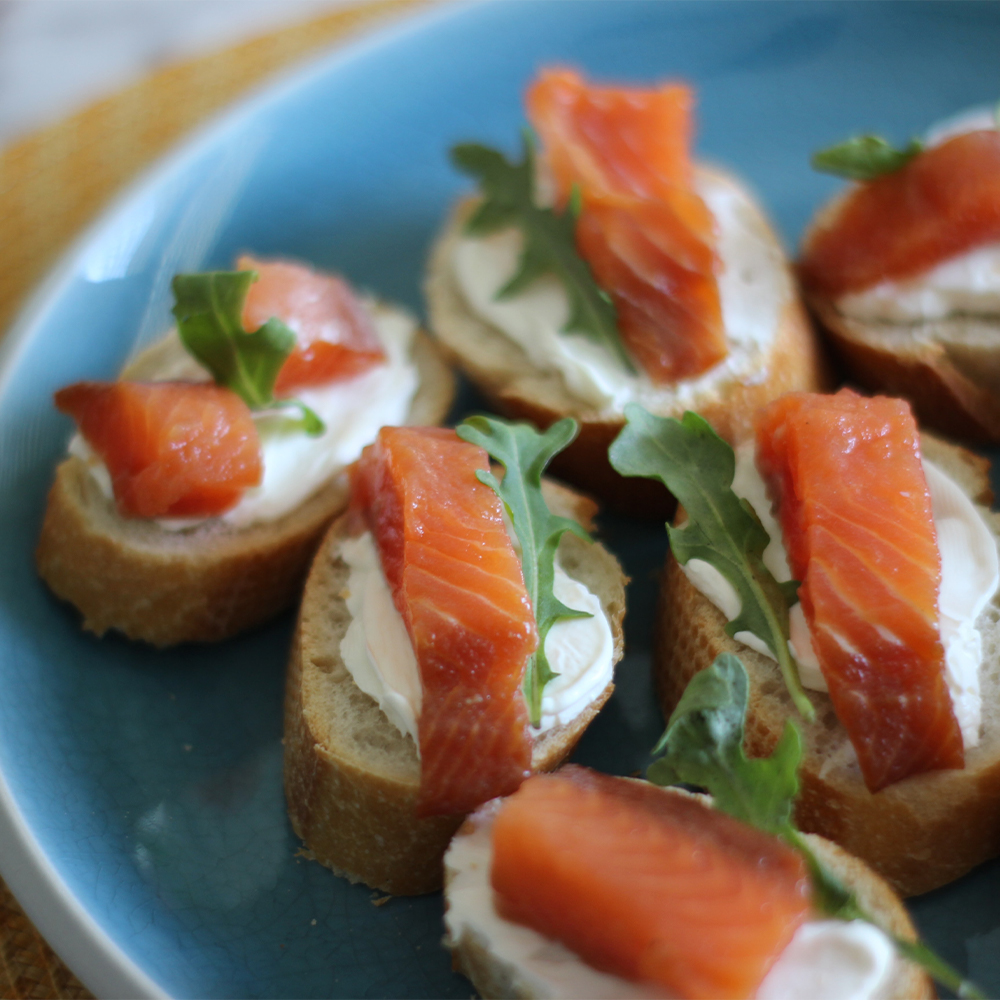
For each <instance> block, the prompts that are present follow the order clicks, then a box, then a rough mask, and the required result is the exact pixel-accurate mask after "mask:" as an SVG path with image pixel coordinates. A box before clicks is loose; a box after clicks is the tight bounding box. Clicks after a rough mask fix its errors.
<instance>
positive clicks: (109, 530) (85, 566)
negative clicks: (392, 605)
mask: <svg viewBox="0 0 1000 1000" xmlns="http://www.w3.org/2000/svg"><path fill="white" fill-rule="evenodd" d="M163 343H164V342H163V341H161V342H160V343H159V344H154V345H153V346H152V347H151V348H150V349H149V350H148V351H146V352H144V353H143V354H142V355H140V356H139V358H138V359H136V361H135V362H133V363H132V364H131V365H130V366H129V367H128V368H127V369H126V372H125V373H124V377H134V378H142V377H143V375H144V373H145V374H146V377H148V371H147V370H148V369H150V367H151V366H152V369H153V370H155V358H156V353H157V352H158V350H160V349H162V344H163ZM412 350H413V359H414V363H415V364H416V366H417V370H418V375H419V386H418V389H417V392H416V394H415V396H414V398H413V402H412V404H411V407H410V413H409V417H408V422H409V423H410V424H417V425H420V424H437V423H440V422H441V421H442V420H443V419H444V417H445V414H446V413H447V412H448V409H449V407H450V406H451V400H452V397H453V396H454V388H455V387H454V376H453V375H452V372H451V370H450V368H449V367H448V365H447V364H446V363H445V362H444V360H443V359H442V357H441V355H440V352H439V351H438V349H437V348H436V347H435V345H434V343H433V342H432V341H431V340H430V338H428V337H427V336H426V335H425V334H423V333H418V334H417V335H416V337H415V338H414V341H413V349H412ZM347 498H348V482H347V474H346V472H341V473H339V474H338V475H336V476H334V477H333V478H332V479H330V480H328V481H327V482H326V483H325V484H324V485H323V486H322V487H321V488H320V489H319V490H317V491H316V492H315V493H314V494H313V495H312V496H311V497H309V499H308V500H306V501H305V502H304V503H303V504H301V505H300V506H299V507H297V508H296V509H295V510H293V511H291V512H289V513H288V514H286V515H285V516H284V517H281V518H278V519H277V520H276V521H271V522H263V523H259V524H255V525H252V526H251V527H249V528H232V527H229V526H228V525H226V524H225V523H224V522H222V521H220V520H218V519H209V520H207V521H205V522H204V523H203V524H201V525H198V526H197V527H195V528H193V529H191V530H189V531H183V532H176V531H167V530H165V529H163V528H161V527H160V526H159V525H158V524H156V522H155V521H149V520H143V519H138V518H123V517H121V516H120V515H119V514H118V512H117V510H116V509H115V505H114V502H113V501H111V500H109V499H107V498H106V497H105V496H104V494H103V493H102V492H101V490H100V488H99V487H98V485H97V483H96V482H95V481H94V478H93V477H92V476H91V474H90V472H89V471H88V469H87V466H86V464H85V463H84V462H83V461H81V460H80V459H79V458H76V457H73V456H71V457H69V458H67V459H65V460H64V461H63V462H61V463H60V465H59V467H58V468H57V469H56V478H55V483H54V484H53V486H52V489H51V491H50V493H49V499H48V507H47V508H46V511H45V520H44V522H43V524H42V532H41V537H40V539H39V543H38V549H37V551H36V554H35V559H36V563H37V566H38V572H39V574H40V575H41V577H42V579H43V580H45V582H46V583H47V584H48V585H49V587H51V588H52V590H53V592H54V593H55V594H56V596H57V597H60V598H62V599H63V600H66V601H69V602H70V603H71V604H74V605H75V606H76V607H77V608H78V609H79V610H80V612H81V613H82V614H83V627H84V628H85V629H87V630H88V631H91V632H94V633H96V634H97V635H102V634H103V633H104V632H106V631H107V630H108V629H112V628H113V629H117V630H119V631H120V632H123V633H124V634H125V635H126V636H128V638H130V639H140V640H143V641H145V642H148V643H151V644H152V645H154V646H161V647H162V646H171V645H175V644H176V643H179V642H213V641H216V640H219V639H225V638H228V637H229V636H231V635H235V634H236V633H237V632H241V631H243V630H244V629H247V628H251V627H252V626H254V625H258V624H260V623H262V622H265V621H267V620H268V619H270V618H273V617H274V616H275V615H277V614H278V613H279V612H281V611H284V610H285V608H287V607H289V606H290V605H291V604H293V603H294V602H295V601H296V600H297V598H298V595H299V592H300V589H301V586H302V581H303V579H304V577H305V574H306V571H307V569H308V567H309V561H310V559H311V558H312V556H313V554H314V553H315V551H316V547H317V545H318V544H319V541H320V538H321V537H322V535H323V532H324V531H325V530H326V528H327V527H328V526H329V524H330V522H331V520H332V519H333V518H334V517H335V516H336V515H337V514H338V513H340V511H342V510H343V509H344V507H345V506H346V505H347Z"/></svg>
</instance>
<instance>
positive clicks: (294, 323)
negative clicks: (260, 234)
mask: <svg viewBox="0 0 1000 1000" xmlns="http://www.w3.org/2000/svg"><path fill="white" fill-rule="evenodd" d="M236 267H237V268H238V269H239V270H240V271H256V272H257V274H258V278H257V281H255V282H254V283H253V284H252V285H251V286H250V291H249V292H247V297H246V302H244V304H243V327H244V329H245V330H250V331H253V330H257V329H259V328H260V327H261V326H263V325H264V324H265V323H266V322H267V321H268V320H269V319H271V317H276V318H277V319H280V320H281V321H282V323H284V324H285V325H286V326H287V327H288V328H289V329H290V330H292V331H293V332H294V333H295V339H296V343H295V349H294V350H293V351H292V353H291V354H289V355H288V357H287V358H286V359H285V363H284V364H283V365H282V367H281V371H280V372H278V378H277V380H276V381H275V383H274V392H275V395H276V396H287V395H289V394H291V393H294V392H297V391H298V390H299V389H306V388H309V387H311V386H317V385H324V384H325V383H327V382H333V381H339V380H341V379H348V378H354V376H355V375H360V374H361V373H362V372H366V371H368V369H369V368H372V367H374V366H375V365H377V364H379V363H380V362H382V361H384V360H385V351H384V350H383V348H382V343H381V341H380V340H379V337H378V333H377V332H376V330H375V325H374V323H373V322H372V320H371V317H370V316H369V315H368V312H367V310H366V309H365V308H364V306H363V305H362V304H361V303H360V302H359V301H358V298H357V296H356V295H355V294H354V292H353V291H352V290H351V287H350V285H348V284H347V282H346V281H344V279H343V278H338V277H337V276H336V275H333V274H321V273H320V272H318V271H314V270H312V268H309V267H305V266H303V265H302V264H293V263H291V262H289V261H262V260H256V259H255V258H253V257H250V256H248V255H246V254H244V255H243V256H242V257H240V258H239V260H238V261H237V262H236Z"/></svg>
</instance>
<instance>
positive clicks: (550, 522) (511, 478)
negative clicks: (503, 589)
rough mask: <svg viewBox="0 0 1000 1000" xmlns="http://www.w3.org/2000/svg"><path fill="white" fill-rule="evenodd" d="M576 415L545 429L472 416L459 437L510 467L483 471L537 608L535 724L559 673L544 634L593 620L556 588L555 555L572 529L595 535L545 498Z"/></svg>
mask: <svg viewBox="0 0 1000 1000" xmlns="http://www.w3.org/2000/svg"><path fill="white" fill-rule="evenodd" d="M576 430H577V424H576V421H575V420H574V419H573V418H572V417H567V418H566V419H565V420H560V421H558V422H557V423H554V424H553V425H552V426H551V427H550V428H549V429H548V430H547V431H545V432H544V433H539V432H538V431H536V430H535V428H534V427H532V426H531V425H530V424H512V423H508V422H507V421H505V420H498V419H497V418H495V417H469V418H468V419H467V420H466V421H465V423H463V424H461V425H459V427H458V436H459V437H460V438H462V439H463V440H464V441H468V442H470V443H471V444H476V445H479V447H481V448H484V449H485V450H486V452H487V453H488V454H489V456H490V457H491V458H493V459H495V460H496V461H497V462H499V463H500V464H501V465H502V466H503V467H504V469H505V473H504V477H503V479H502V480H498V479H497V477H496V476H494V475H493V473H492V472H489V471H488V470H481V471H479V472H478V473H477V476H478V478H479V481H480V482H481V483H485V484H486V485H487V486H489V487H491V488H492V489H493V490H494V491H495V492H496V494H497V496H499V497H500V499H501V500H502V501H503V503H504V506H505V507H506V508H507V513H508V514H509V515H510V519H511V521H512V523H513V525H514V532H515V533H516V534H517V540H518V541H519V542H520V543H521V570H522V572H523V574H524V584H525V587H526V588H527V591H528V597H529V598H530V600H531V607H532V609H533V610H534V612H535V624H536V625H537V627H538V649H537V650H536V651H535V653H534V654H533V655H532V657H531V658H530V659H529V660H528V665H527V669H526V670H525V675H524V697H525V700H526V701H527V703H528V715H529V717H530V719H531V724H532V725H533V726H537V725H539V723H540V722H541V716H542V691H543V689H544V688H545V685H546V684H547V683H548V682H549V681H550V680H552V678H553V677H556V676H558V675H557V674H555V673H554V672H553V671H552V669H551V667H550V666H549V662H548V660H547V659H546V657H545V637H546V636H547V635H548V633H549V629H551V628H552V626H553V625H554V624H555V623H556V622H557V621H560V620H561V619H564V618H589V617H590V614H589V613H588V612H586V611H574V610H573V609H572V608H568V607H566V605H565V604H563V603H562V601H560V600H558V599H557V598H556V596H555V594H554V593H553V591H552V584H553V580H554V578H555V558H556V552H557V550H558V549H559V541H560V539H561V538H562V536H563V535H564V534H565V533H566V532H567V531H572V532H573V534H575V535H577V536H578V537H580V538H582V539H583V540H584V541H590V536H589V535H588V534H587V532H586V531H584V530H583V528H582V527H581V525H580V524H578V523H577V522H576V521H574V520H573V519H572V518H568V517H559V516H557V515H555V514H553V513H552V512H551V511H550V510H549V508H548V505H547V504H546V503H545V498H544V497H543V496H542V472H543V471H544V469H545V466H546V465H548V464H549V461H550V459H551V458H552V456H553V455H555V454H557V453H558V452H560V451H562V450H563V448H565V447H566V445H568V444H569V443H570V441H572V440H573V438H575V437H576Z"/></svg>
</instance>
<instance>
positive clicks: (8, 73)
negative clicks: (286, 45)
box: [0, 0, 356, 147]
mask: <svg viewBox="0 0 1000 1000" xmlns="http://www.w3.org/2000/svg"><path fill="white" fill-rule="evenodd" d="M355 2H356V0H355ZM351 5H353V4H352V3H351V2H349V0H0V147H4V146H7V145H8V144H9V143H11V142H12V141H14V140H16V139H18V138H21V137H22V136H24V135H25V134H26V133H28V132H31V131H33V130H34V129H36V128H41V127H43V126H47V125H51V124H52V123H53V122H55V121H57V120H59V119H60V118H63V117H65V116H66V115H69V114H72V113H74V112H75V111H78V110H80V109H81V108H82V107H85V106H86V105H88V104H90V103H92V102H93V101H95V100H99V99H100V98H103V97H107V96H108V95H109V94H111V93H113V92H114V91H116V90H119V89H121V88H122V87H125V86H128V85H129V84H130V83H133V82H134V81H135V80H137V79H140V78H141V77H143V76H145V75H147V74H149V73H151V72H155V71H156V70H159V69H161V68H163V67H164V66H166V65H168V64H170V63H173V62H177V61H180V60H186V59H190V58H194V57H197V56H200V55H204V54H206V53H208V52H211V51H212V50H214V49H221V48H225V47H226V46H229V45H234V44H237V43H239V42H241V41H245V40H246V39H249V38H251V37H253V36H256V35H260V34H263V33H265V32H268V31H273V30H275V29H278V28H281V27H284V26H286V25H291V24H293V23H295V22H302V21H306V20H309V19H312V18H315V17H319V16H321V15H323V14H325V13H328V12H330V11H332V10H335V9H337V8H342V7H346V6H351Z"/></svg>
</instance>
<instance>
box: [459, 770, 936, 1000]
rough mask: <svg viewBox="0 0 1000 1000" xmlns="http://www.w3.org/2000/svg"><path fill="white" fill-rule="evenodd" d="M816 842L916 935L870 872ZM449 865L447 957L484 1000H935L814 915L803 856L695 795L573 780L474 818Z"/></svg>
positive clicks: (548, 781)
mask: <svg viewBox="0 0 1000 1000" xmlns="http://www.w3.org/2000/svg"><path fill="white" fill-rule="evenodd" d="M806 842H807V844H808V847H809V848H810V850H811V851H812V852H813V853H814V855H815V856H816V857H817V858H818V859H820V861H821V862H822V863H823V864H824V865H825V866H826V867H827V868H828V869H829V870H830V871H831V872H833V873H835V875H836V876H837V877H838V878H840V879H842V880H843V882H844V883H845V884H846V885H847V886H849V887H850V889H851V890H853V892H854V893H855V894H856V895H857V896H859V897H862V898H863V899H864V902H865V904H866V906H867V908H868V910H869V911H870V912H871V913H872V914H873V915H877V917H876V919H877V920H878V921H879V922H880V923H881V924H882V926H883V927H884V928H886V929H887V930H888V931H890V933H893V934H895V935H896V936H900V937H913V936H914V929H913V925H912V923H911V922H910V919H909V917H908V916H907V914H906V911H905V909H904V908H903V906H902V905H901V903H900V901H899V899H898V897H896V895H895V894H894V893H893V892H892V890H891V889H890V888H889V886H888V885H887V884H886V883H885V882H884V881H883V880H882V879H880V878H879V877H878V876H877V875H875V873H874V872H872V871H871V870H870V869H868V868H867V867H866V866H865V865H863V864H862V863H861V862H859V861H857V860H856V859H855V858H852V857H851V856H850V855H848V854H847V853H846V852H845V851H842V850H840V849H839V848H838V847H837V846H836V845H834V844H833V843H831V842H830V841H827V840H824V839H822V838H820V837H815V836H811V837H808V838H807V841H806ZM445 864H446V866H447V887H446V890H445V899H446V903H447V911H446V913H445V926H446V928H447V935H446V938H445V941H446V943H447V944H448V945H449V946H450V947H451V948H452V953H453V955H454V958H455V962H456V965H457V966H458V968H459V969H460V970H461V971H462V972H463V973H464V974H465V975H466V976H468V977H469V978H470V979H471V980H472V982H473V984H474V985H475V986H476V988H477V989H478V990H479V992H480V995H481V996H483V997H487V998H490V997H521V998H541V997H546V998H583V997H593V998H598V997H601V998H603V997H619V998H628V1000H633V998H635V1000H640V998H642V1000H651V998H654V997H685V998H690V1000H694V998H709V1000H719V998H722V997H728V998H750V997H756V998H758V1000H795V998H800V997H812V998H820V997H828V998H831V1000H832V998H837V1000H843V998H845V997H851V998H852V1000H874V998H889V997H899V998H903V997H907V998H912V997H931V996H934V993H933V989H932V987H931V984H930V982H929V980H928V978H927V976H926V975H925V974H924V973H923V972H922V971H921V970H920V969H918V968H916V967H915V966H914V965H913V964H912V963H910V962H908V961H906V960H904V959H901V958H899V957H897V956H896V955H895V954H894V949H893V945H892V943H891V941H890V938H889V936H888V935H887V934H886V933H885V932H884V931H883V930H881V929H879V928H877V927H875V926H873V925H872V924H869V923H866V922H863V921H861V920H838V919H830V918H829V917H825V916H824V915H823V914H822V913H821V912H820V910H819V909H818V908H817V907H816V905H815V903H814V900H813V897H812V890H811V887H810V884H809V877H808V870H807V866H806V862H805V860H804V858H803V857H802V856H801V855H800V854H799V853H798V852H797V851H795V850H794V849H793V848H791V847H790V846H788V845H787V844H785V843H783V842H782V841H781V840H779V838H778V837H776V836H774V835H772V834H770V833H766V832H764V831H761V830H758V829H755V828H754V827H752V826H749V825H748V824H746V823H744V822H740V821H739V820H737V819H735V818H733V817H731V816H728V815H726V814H724V813H722V812H720V811H718V810H716V809H712V808H711V807H710V806H709V805H708V802H707V798H706V796H703V795H692V794H690V793H687V792H684V791H680V790H679V789H673V788H671V789H666V788H660V787H657V786H655V785H652V784H649V783H648V782H645V781H636V780H630V779H627V778H615V777H611V776H609V775H604V774H599V773H597V772H594V771H588V770H586V769H584V768H580V767H576V766H574V765H567V766H566V767H564V768H562V769H561V770H559V771H557V772H556V773H555V774H553V775H539V776H536V777H533V778H530V779H528V781H526V782H525V783H524V784H523V785H522V786H521V787H520V789H519V790H518V791H517V792H515V793H514V795H512V796H511V797H510V798H508V799H505V800H496V801H494V802H490V803H488V804H487V805H486V806H484V807H482V808H481V809H479V810H478V811H477V812H475V813H474V814H473V815H472V816H470V817H469V819H468V820H467V821H466V823H465V825H464V826H463V827H462V829H461V830H460V831H459V833H458V835H457V836H456V837H455V839H454V841H453V842H452V845H451V847H450V848H449V850H448V854H447V856H446V859H445Z"/></svg>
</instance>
